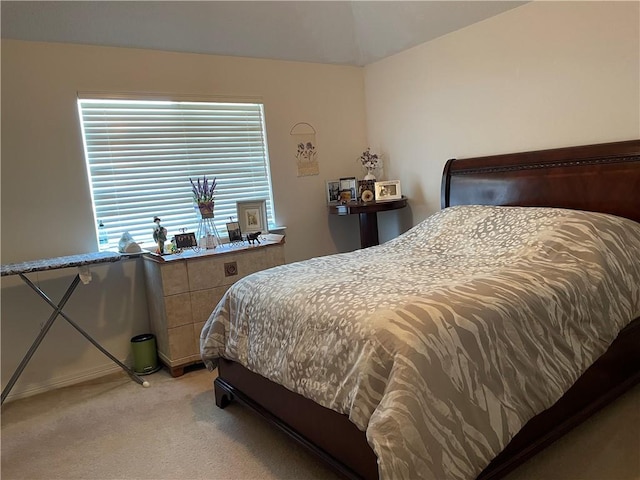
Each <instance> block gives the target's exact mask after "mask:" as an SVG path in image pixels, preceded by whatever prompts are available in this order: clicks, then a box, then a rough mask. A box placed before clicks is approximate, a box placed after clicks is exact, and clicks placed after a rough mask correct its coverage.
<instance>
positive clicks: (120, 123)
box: [78, 98, 274, 250]
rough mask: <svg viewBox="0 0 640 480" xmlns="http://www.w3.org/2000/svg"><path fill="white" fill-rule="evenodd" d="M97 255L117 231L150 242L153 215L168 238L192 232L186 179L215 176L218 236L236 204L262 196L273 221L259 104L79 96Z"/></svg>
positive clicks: (193, 212)
mask: <svg viewBox="0 0 640 480" xmlns="http://www.w3.org/2000/svg"><path fill="white" fill-rule="evenodd" d="M78 108H79V111H80V120H81V126H82V135H83V139H84V147H85V157H86V161H87V170H88V174H89V182H90V186H91V196H92V199H93V207H94V212H95V219H96V228H98V224H99V223H101V224H103V225H104V228H100V233H99V236H100V235H102V236H104V232H102V230H105V232H106V237H107V241H106V243H103V242H102V241H101V242H100V246H99V248H100V250H106V249H113V248H117V246H118V240H119V239H120V237H121V236H122V233H124V232H129V233H130V234H131V235H132V236H133V238H134V240H135V241H136V242H138V243H139V244H143V243H144V244H147V243H153V238H152V233H153V227H154V223H153V218H154V216H156V215H157V216H158V217H160V218H161V219H162V225H163V226H164V227H165V228H167V230H168V232H169V239H170V237H171V236H173V235H175V234H176V233H180V229H183V228H184V229H186V231H189V232H196V231H197V228H198V222H199V219H200V217H199V215H198V211H197V209H196V207H195V204H194V202H193V197H192V194H191V183H190V182H189V179H190V178H193V179H194V180H196V178H197V177H200V178H201V177H203V176H204V175H206V176H207V178H212V177H216V179H217V182H218V185H217V188H216V196H215V211H214V212H215V219H214V223H215V226H216V229H217V230H218V232H219V234H220V236H221V237H226V235H227V230H226V227H225V224H226V223H227V222H229V219H230V218H234V219H235V218H236V201H238V200H254V199H266V201H267V202H266V203H267V220H268V223H269V224H270V225H273V224H274V211H273V202H272V193H271V178H270V175H269V160H268V154H267V151H268V150H267V141H266V134H265V127H264V108H263V105H262V104H260V103H217V102H194V101H155V100H152V101H149V100H129V99H101V98H79V99H78Z"/></svg>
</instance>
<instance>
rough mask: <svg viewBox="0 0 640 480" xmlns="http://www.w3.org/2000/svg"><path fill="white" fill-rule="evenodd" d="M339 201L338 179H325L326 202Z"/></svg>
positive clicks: (334, 202)
mask: <svg viewBox="0 0 640 480" xmlns="http://www.w3.org/2000/svg"><path fill="white" fill-rule="evenodd" d="M338 202H340V180H327V203H328V204H336V203H338Z"/></svg>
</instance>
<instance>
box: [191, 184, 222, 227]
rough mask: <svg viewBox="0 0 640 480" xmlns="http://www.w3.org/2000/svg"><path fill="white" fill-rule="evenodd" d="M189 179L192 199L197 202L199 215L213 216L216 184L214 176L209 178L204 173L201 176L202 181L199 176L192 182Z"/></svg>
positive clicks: (203, 216)
mask: <svg viewBox="0 0 640 480" xmlns="http://www.w3.org/2000/svg"><path fill="white" fill-rule="evenodd" d="M189 181H190V182H191V192H192V193H193V200H194V201H195V202H196V203H197V204H198V209H199V210H200V216H201V217H202V218H213V216H214V215H213V208H214V200H215V196H214V194H215V190H216V185H217V184H218V182H217V181H216V177H213V179H212V180H209V179H208V178H207V176H206V175H204V176H203V177H202V181H200V178H198V179H197V182H194V181H193V180H192V179H191V178H190V179H189Z"/></svg>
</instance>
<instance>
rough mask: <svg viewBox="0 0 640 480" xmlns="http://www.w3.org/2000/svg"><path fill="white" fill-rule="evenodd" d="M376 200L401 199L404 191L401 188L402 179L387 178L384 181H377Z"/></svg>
mask: <svg viewBox="0 0 640 480" xmlns="http://www.w3.org/2000/svg"><path fill="white" fill-rule="evenodd" d="M375 187H376V192H375V193H376V202H385V201H388V200H400V199H401V198H402V191H401V188H400V180H387V181H384V182H376V184H375Z"/></svg>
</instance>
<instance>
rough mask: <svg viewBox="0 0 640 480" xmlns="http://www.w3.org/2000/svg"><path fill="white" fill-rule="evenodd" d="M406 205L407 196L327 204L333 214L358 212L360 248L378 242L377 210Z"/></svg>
mask: <svg viewBox="0 0 640 480" xmlns="http://www.w3.org/2000/svg"><path fill="white" fill-rule="evenodd" d="M406 206H407V198H406V197H402V198H401V199H399V200H386V201H384V202H349V203H337V204H335V205H329V206H328V208H329V213H331V214H333V215H353V214H356V213H357V214H358V215H359V219H360V248H367V247H372V246H374V245H378V244H379V243H380V241H379V239H378V212H386V211H387V210H397V209H399V208H404V207H406Z"/></svg>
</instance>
